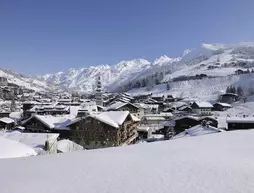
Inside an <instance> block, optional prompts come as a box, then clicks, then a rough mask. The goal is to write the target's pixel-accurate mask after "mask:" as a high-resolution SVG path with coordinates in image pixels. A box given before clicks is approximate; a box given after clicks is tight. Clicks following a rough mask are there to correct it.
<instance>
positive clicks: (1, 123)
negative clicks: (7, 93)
mask: <svg viewBox="0 0 254 193" xmlns="http://www.w3.org/2000/svg"><path fill="white" fill-rule="evenodd" d="M14 126H15V122H14V120H13V119H11V118H9V117H2V118H1V119H0V129H6V130H10V129H13V128H14Z"/></svg>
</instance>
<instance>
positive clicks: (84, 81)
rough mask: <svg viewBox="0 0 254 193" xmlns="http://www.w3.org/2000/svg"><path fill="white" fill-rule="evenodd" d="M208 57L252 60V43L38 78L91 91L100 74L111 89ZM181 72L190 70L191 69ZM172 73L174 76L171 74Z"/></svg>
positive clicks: (210, 46)
mask: <svg viewBox="0 0 254 193" xmlns="http://www.w3.org/2000/svg"><path fill="white" fill-rule="evenodd" d="M213 56H216V57H213ZM211 58H212V59H215V60H213V61H211V62H210V63H209V65H210V64H212V63H216V62H217V60H219V62H220V63H221V64H224V63H228V62H231V61H233V60H237V59H239V60H249V61H251V60H252V59H253V60H254V43H251V42H245V43H239V44H235V45H225V44H202V45H201V46H200V47H199V48H195V49H188V50H185V51H184V52H183V54H182V56H179V57H177V58H170V57H168V56H166V55H164V56H161V57H159V58H157V59H156V60H155V61H153V62H150V61H148V60H145V59H134V60H130V61H125V60H124V61H121V62H119V63H117V64H115V65H99V66H90V67H86V68H79V69H74V68H71V69H69V70H68V71H65V72H58V73H55V74H46V75H43V76H40V77H39V78H40V79H41V80H44V81H49V82H53V83H55V84H58V85H60V86H63V87H65V88H69V89H73V90H77V91H85V92H91V91H93V90H94V87H95V78H96V77H97V76H99V75H100V76H101V78H102V83H103V86H104V88H105V89H109V90H112V89H114V88H116V87H119V86H121V85H123V84H127V83H128V82H131V81H133V80H136V79H139V78H142V77H146V76H149V75H151V74H153V73H155V72H169V73H173V72H176V71H180V70H182V69H184V68H186V67H188V66H191V65H194V64H198V63H200V62H203V61H206V60H207V61H209V59H211ZM207 65H208V64H207ZM184 73H191V74H193V73H195V71H189V72H184ZM172 75H173V76H174V74H172ZM181 75H185V74H181ZM179 76H180V74H179ZM167 79H169V77H168V78H166V79H165V81H166V80H167Z"/></svg>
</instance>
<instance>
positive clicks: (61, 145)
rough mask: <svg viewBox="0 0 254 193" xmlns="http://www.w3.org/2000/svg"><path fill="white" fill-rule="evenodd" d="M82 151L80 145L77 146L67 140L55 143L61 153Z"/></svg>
mask: <svg viewBox="0 0 254 193" xmlns="http://www.w3.org/2000/svg"><path fill="white" fill-rule="evenodd" d="M83 149H84V148H83V147H82V146H81V145H79V144H77V143H75V142H73V141H71V140H69V139H62V140H60V141H58V142H57V150H58V151H60V152H62V153H66V152H72V151H77V150H83Z"/></svg>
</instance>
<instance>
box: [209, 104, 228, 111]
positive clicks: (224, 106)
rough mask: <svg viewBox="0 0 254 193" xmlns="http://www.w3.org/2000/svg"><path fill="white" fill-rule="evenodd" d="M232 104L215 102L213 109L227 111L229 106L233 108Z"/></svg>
mask: <svg viewBox="0 0 254 193" xmlns="http://www.w3.org/2000/svg"><path fill="white" fill-rule="evenodd" d="M231 107H232V106H231V105H230V104H228V103H215V104H214V105H213V110H214V111H225V110H227V109H229V108H231Z"/></svg>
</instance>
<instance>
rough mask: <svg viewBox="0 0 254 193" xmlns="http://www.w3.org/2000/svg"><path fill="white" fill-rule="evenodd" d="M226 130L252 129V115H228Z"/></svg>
mask: <svg viewBox="0 0 254 193" xmlns="http://www.w3.org/2000/svg"><path fill="white" fill-rule="evenodd" d="M227 124H228V130H229V131H232V130H242V129H254V117H228V118H227Z"/></svg>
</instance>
